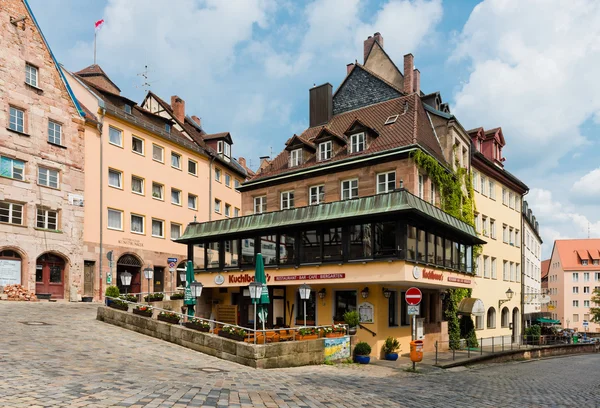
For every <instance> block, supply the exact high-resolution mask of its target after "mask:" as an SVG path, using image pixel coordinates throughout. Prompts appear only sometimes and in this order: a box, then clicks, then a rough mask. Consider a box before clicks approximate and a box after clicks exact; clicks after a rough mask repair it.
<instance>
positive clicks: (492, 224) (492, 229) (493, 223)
mask: <svg viewBox="0 0 600 408" xmlns="http://www.w3.org/2000/svg"><path fill="white" fill-rule="evenodd" d="M490 238H492V239H496V220H495V219H493V218H490Z"/></svg>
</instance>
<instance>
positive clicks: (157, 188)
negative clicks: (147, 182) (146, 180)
mask: <svg viewBox="0 0 600 408" xmlns="http://www.w3.org/2000/svg"><path fill="white" fill-rule="evenodd" d="M162 193H163V186H162V185H160V184H156V183H152V197H154V198H159V199H161V200H162V198H163V194H162Z"/></svg>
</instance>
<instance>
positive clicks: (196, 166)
mask: <svg viewBox="0 0 600 408" xmlns="http://www.w3.org/2000/svg"><path fill="white" fill-rule="evenodd" d="M190 163H194V172H191V171H190ZM188 174H191V175H192V176H197V175H198V162H197V161H196V160H192V159H188Z"/></svg>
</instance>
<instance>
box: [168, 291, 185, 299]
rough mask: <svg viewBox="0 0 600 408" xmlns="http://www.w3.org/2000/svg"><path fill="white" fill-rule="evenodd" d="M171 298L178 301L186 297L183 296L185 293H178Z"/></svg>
mask: <svg viewBox="0 0 600 408" xmlns="http://www.w3.org/2000/svg"><path fill="white" fill-rule="evenodd" d="M170 298H171V300H178V299H183V298H184V296H183V293H181V292H178V293H173V294H171V296H170Z"/></svg>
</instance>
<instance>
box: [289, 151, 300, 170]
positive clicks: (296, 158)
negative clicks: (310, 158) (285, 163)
mask: <svg viewBox="0 0 600 408" xmlns="http://www.w3.org/2000/svg"><path fill="white" fill-rule="evenodd" d="M301 164H302V149H295V150H292V151H291V152H290V167H297V166H299V165H301Z"/></svg>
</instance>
